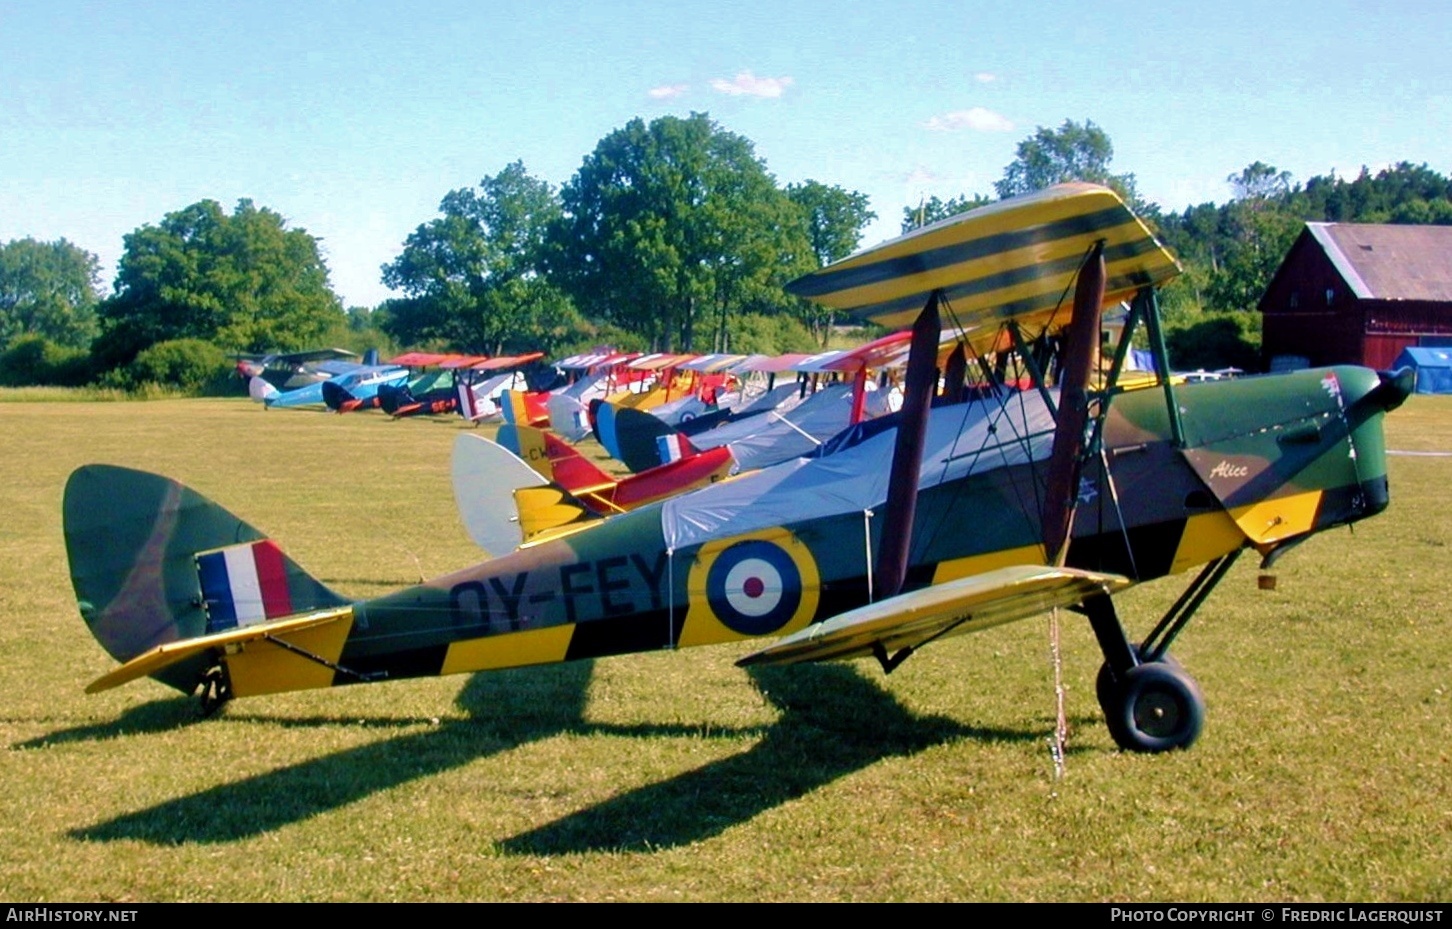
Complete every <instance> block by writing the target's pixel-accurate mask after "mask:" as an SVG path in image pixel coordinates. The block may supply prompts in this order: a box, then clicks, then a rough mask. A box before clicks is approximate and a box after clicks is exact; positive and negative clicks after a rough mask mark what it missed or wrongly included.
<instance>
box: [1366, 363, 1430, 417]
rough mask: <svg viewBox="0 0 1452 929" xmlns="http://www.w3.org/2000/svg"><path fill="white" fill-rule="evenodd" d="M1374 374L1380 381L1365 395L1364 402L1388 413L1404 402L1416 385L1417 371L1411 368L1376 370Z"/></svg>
mask: <svg viewBox="0 0 1452 929" xmlns="http://www.w3.org/2000/svg"><path fill="white" fill-rule="evenodd" d="M1376 376H1377V377H1378V378H1379V379H1380V380H1381V383H1379V384H1377V385H1376V386H1375V387H1373V388H1372V389H1371V393H1369V394H1367V395H1366V402H1367V403H1370V404H1372V405H1374V406H1379V407H1381V408H1382V410H1384V411H1385V412H1388V413H1390V412H1391V411H1392V410H1394V409H1396V408H1397V407H1399V406H1401V405H1402V404H1403V403H1405V402H1406V399H1407V398H1408V397H1410V396H1411V395H1412V391H1413V390H1414V389H1415V388H1416V386H1417V373H1416V372H1415V371H1413V370H1412V369H1411V368H1397V369H1396V370H1395V371H1378V372H1376Z"/></svg>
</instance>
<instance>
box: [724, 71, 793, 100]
mask: <svg viewBox="0 0 1452 929" xmlns="http://www.w3.org/2000/svg"><path fill="white" fill-rule="evenodd" d="M791 85H792V79H791V78H789V77H757V76H756V75H755V74H752V73H751V72H750V71H742V72H741V73H740V74H738V75H736V77H734V78H732V79H731V80H729V81H728V80H726V79H725V78H723V77H718V78H713V79H712V80H711V86H712V87H714V88H716V89H717V90H719V91H720V92H721V93H723V94H730V95H731V96H733V97H739V96H741V95H742V94H745V95H747V96H751V97H780V96H781V95H782V94H783V93H785V92H786V89H787V88H788V87H790V86H791Z"/></svg>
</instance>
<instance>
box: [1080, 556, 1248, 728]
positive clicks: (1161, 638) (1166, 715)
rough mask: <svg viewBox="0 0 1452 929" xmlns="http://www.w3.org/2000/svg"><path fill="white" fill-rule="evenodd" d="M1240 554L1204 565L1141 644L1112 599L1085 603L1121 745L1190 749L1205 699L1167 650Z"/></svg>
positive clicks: (1109, 717)
mask: <svg viewBox="0 0 1452 929" xmlns="http://www.w3.org/2000/svg"><path fill="white" fill-rule="evenodd" d="M1239 554H1240V552H1239V551H1238V550H1237V551H1235V552H1231V553H1230V554H1228V555H1225V556H1222V557H1221V558H1218V559H1216V560H1215V561H1212V562H1210V563H1209V564H1208V565H1206V566H1205V569H1204V570H1203V571H1201V572H1200V575H1199V576H1198V577H1196V578H1195V580H1194V581H1193V582H1192V583H1191V584H1190V586H1189V587H1188V588H1186V590H1185V592H1184V593H1183V594H1181V595H1180V599H1179V600H1177V601H1175V605H1174V606H1172V607H1170V609H1169V612H1167V613H1166V614H1165V615H1164V618H1163V619H1161V620H1160V622H1159V624H1158V625H1157V626H1155V628H1154V631H1152V632H1151V633H1150V634H1149V636H1148V637H1146V638H1145V640H1144V642H1143V643H1141V644H1140V645H1139V646H1133V645H1131V644H1129V640H1128V638H1127V637H1126V636H1125V634H1124V627H1123V626H1122V625H1121V624H1120V622H1119V617H1118V615H1117V614H1116V613H1115V610H1114V603H1113V602H1112V601H1111V600H1110V599H1109V597H1107V596H1103V597H1095V598H1093V599H1092V600H1087V601H1085V603H1084V612H1085V613H1086V614H1088V616H1089V625H1090V626H1091V627H1092V628H1093V629H1094V635H1095V637H1096V638H1097V639H1098V640H1099V647H1100V650H1102V651H1103V652H1104V665H1103V667H1101V668H1100V669H1099V676H1098V678H1097V679H1096V680H1095V682H1094V691H1095V695H1096V696H1097V697H1098V698H1099V706H1100V707H1101V708H1102V709H1103V710H1104V722H1105V724H1106V725H1107V726H1108V727H1109V734H1110V735H1111V736H1112V737H1113V738H1114V741H1115V744H1117V745H1118V746H1119V747H1120V748H1123V749H1126V750H1128V751H1135V752H1165V751H1169V750H1171V749H1175V748H1189V747H1190V745H1192V744H1193V743H1194V742H1195V740H1196V739H1197V738H1199V736H1200V730H1201V728H1202V727H1203V726H1204V724H1205V698H1204V696H1202V695H1201V693H1200V687H1199V685H1197V684H1196V683H1195V679H1194V678H1192V677H1190V675H1189V674H1186V673H1185V670H1184V669H1183V668H1181V667H1180V663H1179V662H1178V661H1176V660H1175V659H1173V658H1171V657H1170V656H1169V655H1168V654H1167V652H1168V650H1169V647H1170V643H1171V642H1173V641H1174V640H1175V636H1177V635H1179V634H1180V630H1181V629H1183V628H1184V627H1185V624H1186V623H1188V622H1189V621H1190V617H1191V616H1193V615H1194V613H1195V610H1196V609H1197V608H1198V607H1199V606H1200V604H1201V603H1203V602H1204V600H1205V598H1206V597H1207V596H1209V594H1210V591H1211V590H1213V589H1214V588H1215V585H1216V584H1218V583H1219V582H1220V579H1221V578H1223V577H1224V576H1225V573H1226V572H1227V571H1229V570H1230V566H1231V565H1232V564H1234V563H1235V559H1236V557H1237V556H1238V555H1239Z"/></svg>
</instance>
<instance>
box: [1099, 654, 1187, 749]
mask: <svg viewBox="0 0 1452 929" xmlns="http://www.w3.org/2000/svg"><path fill="white" fill-rule="evenodd" d="M1111 680H1112V678H1111ZM1115 683H1116V684H1118V685H1119V686H1115V687H1114V688H1113V691H1114V693H1113V697H1114V698H1115V699H1114V700H1113V701H1112V706H1106V707H1105V714H1104V718H1105V721H1106V722H1107V723H1108V725H1109V734H1110V735H1112V736H1113V737H1114V741H1115V742H1116V743H1117V744H1118V745H1119V747H1120V748H1123V749H1125V750H1127V751H1133V752H1167V751H1171V750H1172V749H1176V748H1189V747H1190V746H1191V745H1192V744H1194V742H1195V740H1196V739H1197V738H1199V736H1200V730H1201V728H1202V727H1203V726H1204V724H1205V698H1204V697H1203V696H1201V694H1200V688H1199V686H1198V685H1196V683H1195V680H1194V679H1193V678H1192V677H1190V675H1188V674H1186V673H1185V672H1184V671H1183V670H1181V669H1180V668H1179V667H1177V666H1175V665H1171V664H1168V663H1166V662H1160V661H1156V662H1153V663H1150V664H1142V665H1136V666H1135V667H1133V668H1130V669H1129V671H1127V672H1126V673H1125V674H1124V675H1123V679H1122V681H1116V682H1115Z"/></svg>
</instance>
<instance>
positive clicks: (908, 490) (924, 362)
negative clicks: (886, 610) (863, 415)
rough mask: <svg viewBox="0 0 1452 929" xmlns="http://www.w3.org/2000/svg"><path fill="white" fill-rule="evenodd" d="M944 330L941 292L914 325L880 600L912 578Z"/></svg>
mask: <svg viewBox="0 0 1452 929" xmlns="http://www.w3.org/2000/svg"><path fill="white" fill-rule="evenodd" d="M942 332H943V324H942V321H941V320H940V319H939V317H938V292H937V291H936V290H935V291H933V294H932V296H930V297H928V304H927V306H925V307H923V311H922V312H921V313H919V314H918V318H917V321H916V322H914V323H913V336H912V342H911V343H910V347H909V348H908V363H907V376H906V378H905V379H904V382H905V383H904V390H903V400H902V422H900V423H899V424H898V427H897V443H896V444H895V445H894V446H893V450H892V471H891V474H890V476H889V478H888V485H887V517H886V520H885V521H884V523H883V526H882V542H881V545H880V547H879V548H878V552H877V583H878V586H877V590H875V591H874V595H875V597H876V598H877V599H884V598H887V597H895V596H897V595H898V593H900V592H901V591H902V584H903V581H904V580H905V579H906V578H907V565H908V545H909V543H910V542H911V541H912V534H913V518H914V516H915V515H916V513H917V507H918V472H919V471H920V470H921V469H922V463H923V442H924V439H925V437H926V434H927V428H928V408H929V407H930V406H932V402H933V393H934V388H935V387H936V386H937V381H938V367H937V362H938V338H939V336H940V335H941V334H942Z"/></svg>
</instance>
